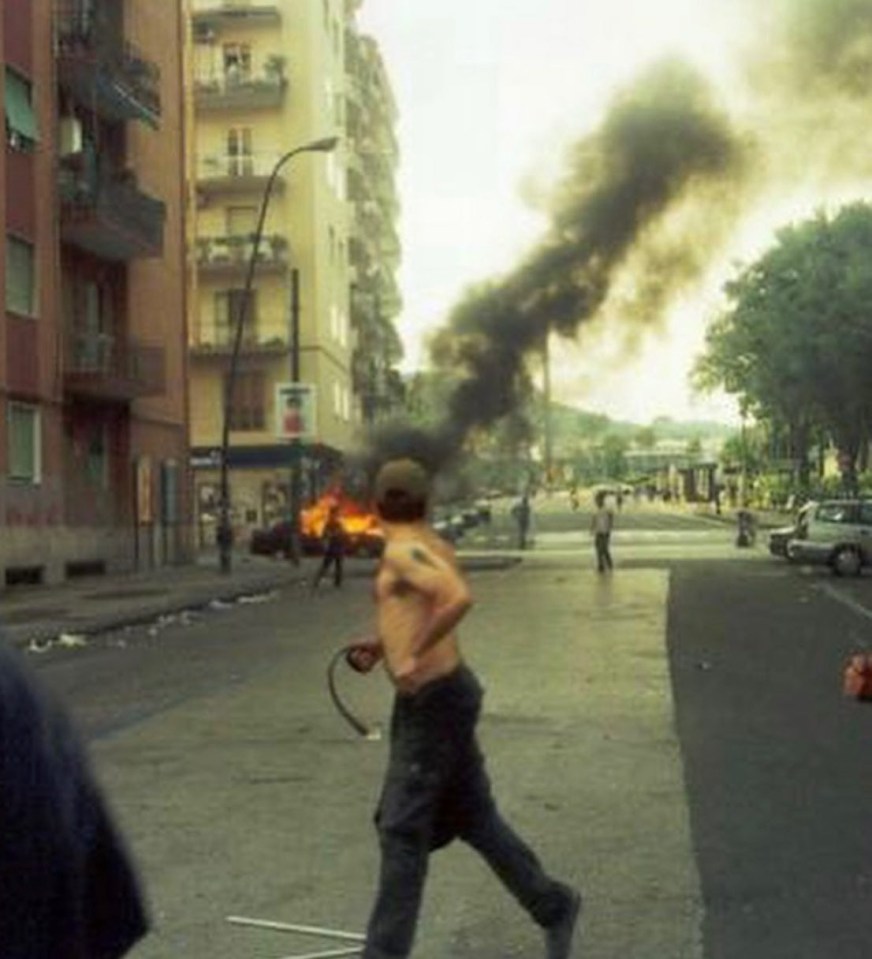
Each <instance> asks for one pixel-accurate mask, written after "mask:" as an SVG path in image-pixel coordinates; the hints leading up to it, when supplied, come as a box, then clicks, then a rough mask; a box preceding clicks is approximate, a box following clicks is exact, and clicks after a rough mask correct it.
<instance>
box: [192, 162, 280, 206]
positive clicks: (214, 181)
mask: <svg viewBox="0 0 872 959" xmlns="http://www.w3.org/2000/svg"><path fill="white" fill-rule="evenodd" d="M280 156H281V154H279V153H245V154H242V153H237V154H231V155H218V156H214V155H213V156H205V157H201V158H200V160H199V162H198V164H197V190H198V192H199V193H200V194H201V195H203V196H216V195H222V194H240V193H258V194H260V193H263V191H264V189H265V187H266V183H267V180H268V179H269V175H270V173H272V171H273V168H274V167H275V165H276V163H277V162H278V161H279V158H280ZM284 185H285V181H284V174H283V173H281V172H280V173H279V175H278V177H277V178H276V182H275V185H274V187H273V189H274V190H275V191H276V192H278V191H280V190H282V189H284Z"/></svg>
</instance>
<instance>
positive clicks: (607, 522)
mask: <svg viewBox="0 0 872 959" xmlns="http://www.w3.org/2000/svg"><path fill="white" fill-rule="evenodd" d="M595 502H596V511H595V512H594V514H593V516H591V519H590V531H591V533H592V534H593V537H594V546H595V548H596V565H597V569H598V570H599V571H600V572H601V573H605V572H606V571H607V570H610V569H612V554H611V550H610V548H609V544H610V541H611V538H612V529H613V528H614V525H615V514H614V513H613V512H612V511H611V510H610V509H609V508H608V507H607V506H606V494H605V493H603V492H599V493H597V494H596V500H595Z"/></svg>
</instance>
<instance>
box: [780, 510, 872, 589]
mask: <svg viewBox="0 0 872 959" xmlns="http://www.w3.org/2000/svg"><path fill="white" fill-rule="evenodd" d="M787 556H788V558H789V559H791V560H792V561H793V562H795V563H810V564H820V565H826V566H830V567H831V568H832V570H833V572H834V573H835V574H836V575H837V576H859V575H860V572H861V571H862V569H863V567H864V566H872V499H870V500H865V499H832V500H823V501H821V502H820V503H817V504H816V505H815V506H814V508H813V509H810V510H807V511H806V512H805V513H804V514H803V515H802V516H801V518H800V521H799V522H798V524H797V528H796V533H795V535H794V536H792V537H791V538H790V540H789V541H788V543H787Z"/></svg>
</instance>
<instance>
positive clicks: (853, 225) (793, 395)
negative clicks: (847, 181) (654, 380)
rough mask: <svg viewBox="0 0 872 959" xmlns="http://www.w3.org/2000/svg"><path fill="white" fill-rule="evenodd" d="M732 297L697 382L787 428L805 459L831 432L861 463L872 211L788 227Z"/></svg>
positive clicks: (869, 391) (867, 393)
mask: <svg viewBox="0 0 872 959" xmlns="http://www.w3.org/2000/svg"><path fill="white" fill-rule="evenodd" d="M725 293H726V295H727V299H728V307H727V308H726V309H725V310H724V311H723V312H722V313H721V315H720V316H718V317H717V318H716V320H715V322H714V323H713V324H712V326H711V328H710V329H709V331H708V334H707V336H706V346H705V351H704V353H703V355H702V356H701V357H700V358H699V360H698V361H697V364H696V366H695V369H694V373H693V377H694V381H695V383H696V385H697V386H698V387H699V388H702V389H712V388H715V387H723V388H724V389H726V390H727V392H729V393H732V394H734V395H736V396H738V398H739V401H740V403H741V405H742V408H743V409H744V410H745V411H746V412H750V413H753V414H754V415H755V416H756V417H757V418H760V419H766V420H769V421H771V422H773V423H775V424H777V425H780V426H784V427H786V428H787V430H788V432H789V434H790V437H791V440H792V447H793V451H794V455H795V456H796V457H797V458H798V459H799V460H801V461H803V462H804V461H805V459H806V456H807V451H808V446H809V443H810V441H811V439H812V437H813V436H814V434H815V431H821V430H822V431H824V432H825V433H826V434H827V435H829V436H830V437H831V438H832V439H833V441H834V442H835V443H836V445H837V446H838V448H839V450H840V451H841V452H843V453H844V454H846V455H847V456H848V457H850V461H851V463H852V464H853V463H854V462H855V461H856V458H857V455H858V453H859V451H860V448H861V445H862V444H863V443H864V442H866V441H868V439H869V437H870V430H872V375H870V373H872V364H870V360H872V206H870V205H868V204H866V203H855V204H851V205H849V206H845V207H843V208H842V209H841V210H840V211H839V212H838V213H837V214H836V215H835V216H834V217H832V218H830V217H827V216H826V215H825V214H823V213H821V214H818V215H817V216H815V217H814V218H813V219H811V220H808V221H806V222H804V223H801V224H799V225H795V226H790V227H787V228H785V229H783V230H781V231H780V232H779V233H778V236H777V241H776V244H775V245H774V246H773V247H772V249H770V250H769V251H768V252H767V253H765V254H764V255H763V256H762V257H761V258H760V259H759V260H758V261H757V262H755V263H753V264H751V265H750V266H747V267H745V268H743V269H742V270H741V271H740V272H739V274H738V276H736V277H735V278H734V279H732V280H731V281H730V282H729V283H727V285H726V287H725Z"/></svg>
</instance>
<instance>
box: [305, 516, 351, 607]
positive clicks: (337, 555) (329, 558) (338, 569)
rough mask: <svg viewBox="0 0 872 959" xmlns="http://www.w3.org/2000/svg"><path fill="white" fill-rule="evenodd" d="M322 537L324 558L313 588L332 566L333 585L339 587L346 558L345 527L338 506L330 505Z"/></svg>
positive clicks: (313, 582) (315, 587)
mask: <svg viewBox="0 0 872 959" xmlns="http://www.w3.org/2000/svg"><path fill="white" fill-rule="evenodd" d="M321 539H322V541H323V543H324V558H323V559H322V560H321V565H320V566H319V567H318V572H317V573H316V574H315V579H314V580H313V581H312V589H313V590H315V589H317V588H318V584H319V583H320V582H321V579H322V578H323V577H324V576H326V575H327V571H328V570H329V569H330V567H331V566H332V567H333V585H334V586H335V587H336V589H339V587H340V586H341V585H342V564H343V562H344V560H345V527H344V526H343V525H342V520H341V519H340V518H339V507H338V506H331V507H330V511H329V512H328V514H327V519H326V521H325V523H324V529H323V530H322V532H321Z"/></svg>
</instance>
